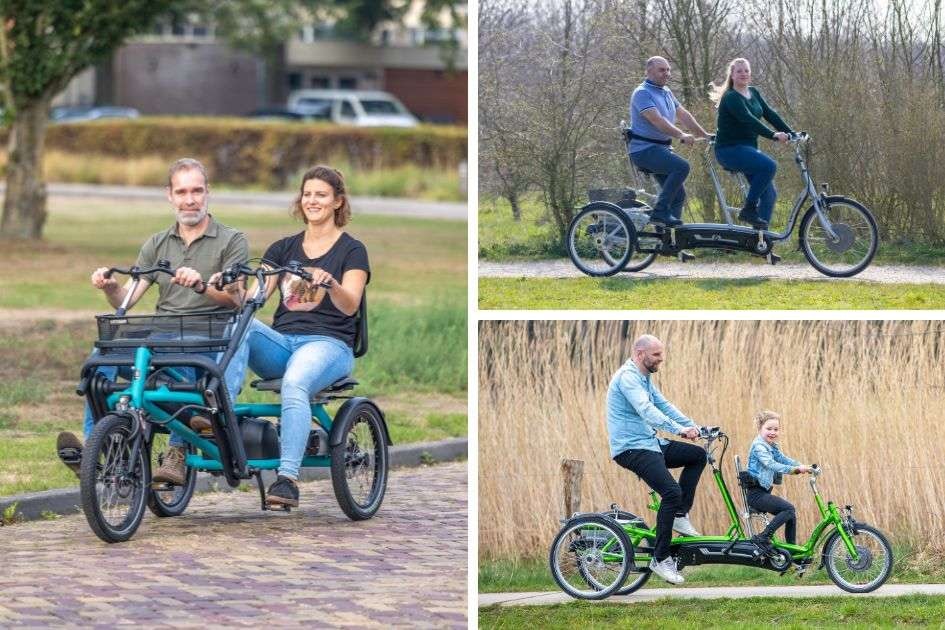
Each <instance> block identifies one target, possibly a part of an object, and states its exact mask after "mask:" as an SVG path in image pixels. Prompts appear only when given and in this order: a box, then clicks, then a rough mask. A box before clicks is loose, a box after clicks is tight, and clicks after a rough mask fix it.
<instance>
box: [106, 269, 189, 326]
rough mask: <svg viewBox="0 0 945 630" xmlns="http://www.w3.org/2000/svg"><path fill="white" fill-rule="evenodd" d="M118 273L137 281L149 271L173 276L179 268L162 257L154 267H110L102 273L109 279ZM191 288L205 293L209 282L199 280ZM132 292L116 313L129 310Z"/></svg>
mask: <svg viewBox="0 0 945 630" xmlns="http://www.w3.org/2000/svg"><path fill="white" fill-rule="evenodd" d="M116 273H120V274H122V275H126V276H131V278H132V279H133V280H134V281H135V283H137V282H138V281H139V280H140V279H141V276H144V275H147V274H149V273H166V274H167V275H169V276H171V277H173V276H175V275H177V270H176V269H173V268H171V262H170V261H169V260H166V259H164V258H162V259H161V260H159V261H157V264H156V265H155V266H154V267H151V268H150V269H142V268H141V267H139V266H137V265H134V266H132V267H129V268H128V269H123V268H121V267H109V268H108V270H107V271H106V272H105V273H103V274H102V275H103V276H104V277H105V279H106V280H107V279H109V278H111V277H112V275H114V274H116ZM135 286H137V284H135ZM190 288H191V289H193V291H194V293H200V294H203V293H206V291H207V283H206V282H204V281H203V280H200V281H198V282H197V284H195V285H194V286H192V287H190ZM131 293H132V291H129V292H128V294H127V295H126V296H125V301H124V302H123V303H122V305H121V306H119V307H118V309H117V310H116V311H115V314H116V315H124V314H125V312H126V311H127V306H128V304H127V303H128V300H129V299H130V297H131Z"/></svg>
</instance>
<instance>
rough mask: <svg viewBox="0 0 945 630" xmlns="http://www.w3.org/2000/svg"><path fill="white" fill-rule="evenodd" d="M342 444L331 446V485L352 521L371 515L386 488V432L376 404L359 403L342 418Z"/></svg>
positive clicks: (374, 511) (378, 505)
mask: <svg viewBox="0 0 945 630" xmlns="http://www.w3.org/2000/svg"><path fill="white" fill-rule="evenodd" d="M342 422H343V424H342V426H341V427H339V430H340V431H341V438H342V439H341V444H339V445H338V446H333V447H332V448H331V485H332V487H333V488H334V490H335V498H336V499H337V500H338V505H339V506H340V507H341V510H342V511H343V512H344V513H345V515H347V517H348V518H350V519H351V520H352V521H362V520H364V519H368V518H371V517H372V516H374V514H375V513H376V512H377V510H378V509H379V508H380V507H381V502H382V501H383V500H384V492H385V490H386V488H387V467H388V461H387V435H386V433H385V431H384V422H383V421H382V420H381V417H380V414H379V413H378V411H377V409H376V408H375V407H374V405H372V404H369V403H367V402H361V403H359V404H358V405H357V406H356V407H355V408H354V409H353V410H352V412H351V413H349V414H348V415H347V416H345V418H344V420H342Z"/></svg>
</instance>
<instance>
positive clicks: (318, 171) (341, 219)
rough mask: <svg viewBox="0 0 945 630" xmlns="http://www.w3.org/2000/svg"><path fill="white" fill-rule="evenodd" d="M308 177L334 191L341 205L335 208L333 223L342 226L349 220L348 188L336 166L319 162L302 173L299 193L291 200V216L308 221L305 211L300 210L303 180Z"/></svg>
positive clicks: (305, 180) (303, 188)
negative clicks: (318, 180)
mask: <svg viewBox="0 0 945 630" xmlns="http://www.w3.org/2000/svg"><path fill="white" fill-rule="evenodd" d="M310 179H320V180H321V181H323V182H325V183H326V184H328V185H329V186H331V187H332V190H334V191H335V197H338V198H340V199H341V205H340V206H338V207H337V208H335V225H336V226H338V227H344V226H345V225H347V223H348V221H350V220H351V204H349V203H348V190H347V188H345V176H344V175H342V174H341V171H339V170H338V169H336V168H332V167H330V166H325V165H323V164H319V165H318V166H313V167H312V168H310V169H308V170H307V171H305V174H304V175H302V185H301V186H299V194H298V196H296V198H295V201H293V202H292V216H293V218H296V219H301V220H302V222H303V223H308V219H306V218H305V213H304V212H303V211H302V192H303V191H304V190H305V182H307V181H308V180H310Z"/></svg>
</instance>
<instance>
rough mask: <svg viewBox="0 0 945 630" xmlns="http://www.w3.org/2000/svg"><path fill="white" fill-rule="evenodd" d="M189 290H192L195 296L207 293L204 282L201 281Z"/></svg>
mask: <svg viewBox="0 0 945 630" xmlns="http://www.w3.org/2000/svg"><path fill="white" fill-rule="evenodd" d="M190 288H191V289H193V290H194V293H197V294H199V295H203V294H204V293H206V292H207V283H206V282H204V281H203V280H201V281H199V282H198V283H197V284H195V285H194V286H192V287H190Z"/></svg>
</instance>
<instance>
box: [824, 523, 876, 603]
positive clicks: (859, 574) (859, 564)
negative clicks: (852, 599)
mask: <svg viewBox="0 0 945 630" xmlns="http://www.w3.org/2000/svg"><path fill="white" fill-rule="evenodd" d="M856 529H857V533H856V534H853V533H850V538H852V539H853V546H854V547H855V548H856V553H857V558H856V559H855V560H854V559H853V556H851V555H850V552H849V550H847V546H846V545H845V544H844V543H843V538H842V537H841V536H840V532H839V531H834V532H833V533H832V534H831V535H830V538H828V539H827V542H826V543H824V566H826V568H827V575H829V576H830V579H831V580H833V583H834V584H836V585H837V586H839V587H840V588H842V589H843V590H845V591H847V592H850V593H869V592H870V591H875V590H876V589H878V588H879V587H880V586H882V585H883V583H884V582H885V581H886V580H887V579H888V578H889V574H890V573H892V565H893V554H892V547H891V546H890V545H889V541H888V540H886V536H884V535H883V533H882V532H881V531H879V530H878V529H876V528H875V527H872V526H870V525H863V524H858V525H857V526H856Z"/></svg>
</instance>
